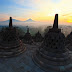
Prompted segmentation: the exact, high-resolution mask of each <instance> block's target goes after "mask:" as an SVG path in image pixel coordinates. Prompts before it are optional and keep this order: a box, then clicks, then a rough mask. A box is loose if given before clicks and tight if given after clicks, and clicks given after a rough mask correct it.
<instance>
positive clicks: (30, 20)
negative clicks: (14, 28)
mask: <svg viewBox="0 0 72 72" xmlns="http://www.w3.org/2000/svg"><path fill="white" fill-rule="evenodd" d="M24 22H35V21H34V20H32V19H31V18H30V19H28V20H26V21H24Z"/></svg>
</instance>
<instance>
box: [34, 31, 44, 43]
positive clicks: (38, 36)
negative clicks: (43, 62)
mask: <svg viewBox="0 0 72 72" xmlns="http://www.w3.org/2000/svg"><path fill="white" fill-rule="evenodd" d="M34 41H35V42H42V41H43V37H42V35H41V34H40V32H39V31H38V32H37V33H36V34H35V36H34Z"/></svg>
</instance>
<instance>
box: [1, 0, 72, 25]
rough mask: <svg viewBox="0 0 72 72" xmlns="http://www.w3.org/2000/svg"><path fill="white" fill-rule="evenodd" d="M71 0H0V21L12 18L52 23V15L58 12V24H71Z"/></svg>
mask: <svg viewBox="0 0 72 72" xmlns="http://www.w3.org/2000/svg"><path fill="white" fill-rule="evenodd" d="M71 2H72V1H71V0H69V1H66V0H36V1H34V0H12V1H10V0H5V1H4V0H2V1H0V10H1V11H0V21H5V20H9V17H10V16H12V17H13V19H16V20H20V21H26V20H28V19H30V18H31V19H32V20H34V21H37V22H47V23H48V24H51V23H53V20H54V15H55V14H59V24H63V25H64V24H65V25H71V24H72V19H71V17H72V10H71V9H72V7H71Z"/></svg>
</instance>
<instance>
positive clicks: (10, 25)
mask: <svg viewBox="0 0 72 72" xmlns="http://www.w3.org/2000/svg"><path fill="white" fill-rule="evenodd" d="M9 27H12V17H10V20H9Z"/></svg>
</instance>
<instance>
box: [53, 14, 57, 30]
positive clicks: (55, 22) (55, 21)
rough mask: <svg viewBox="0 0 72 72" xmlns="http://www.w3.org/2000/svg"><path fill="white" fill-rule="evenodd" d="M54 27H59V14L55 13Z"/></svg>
mask: <svg viewBox="0 0 72 72" xmlns="http://www.w3.org/2000/svg"><path fill="white" fill-rule="evenodd" d="M53 28H55V29H57V28H58V14H55V19H54V24H53Z"/></svg>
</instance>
